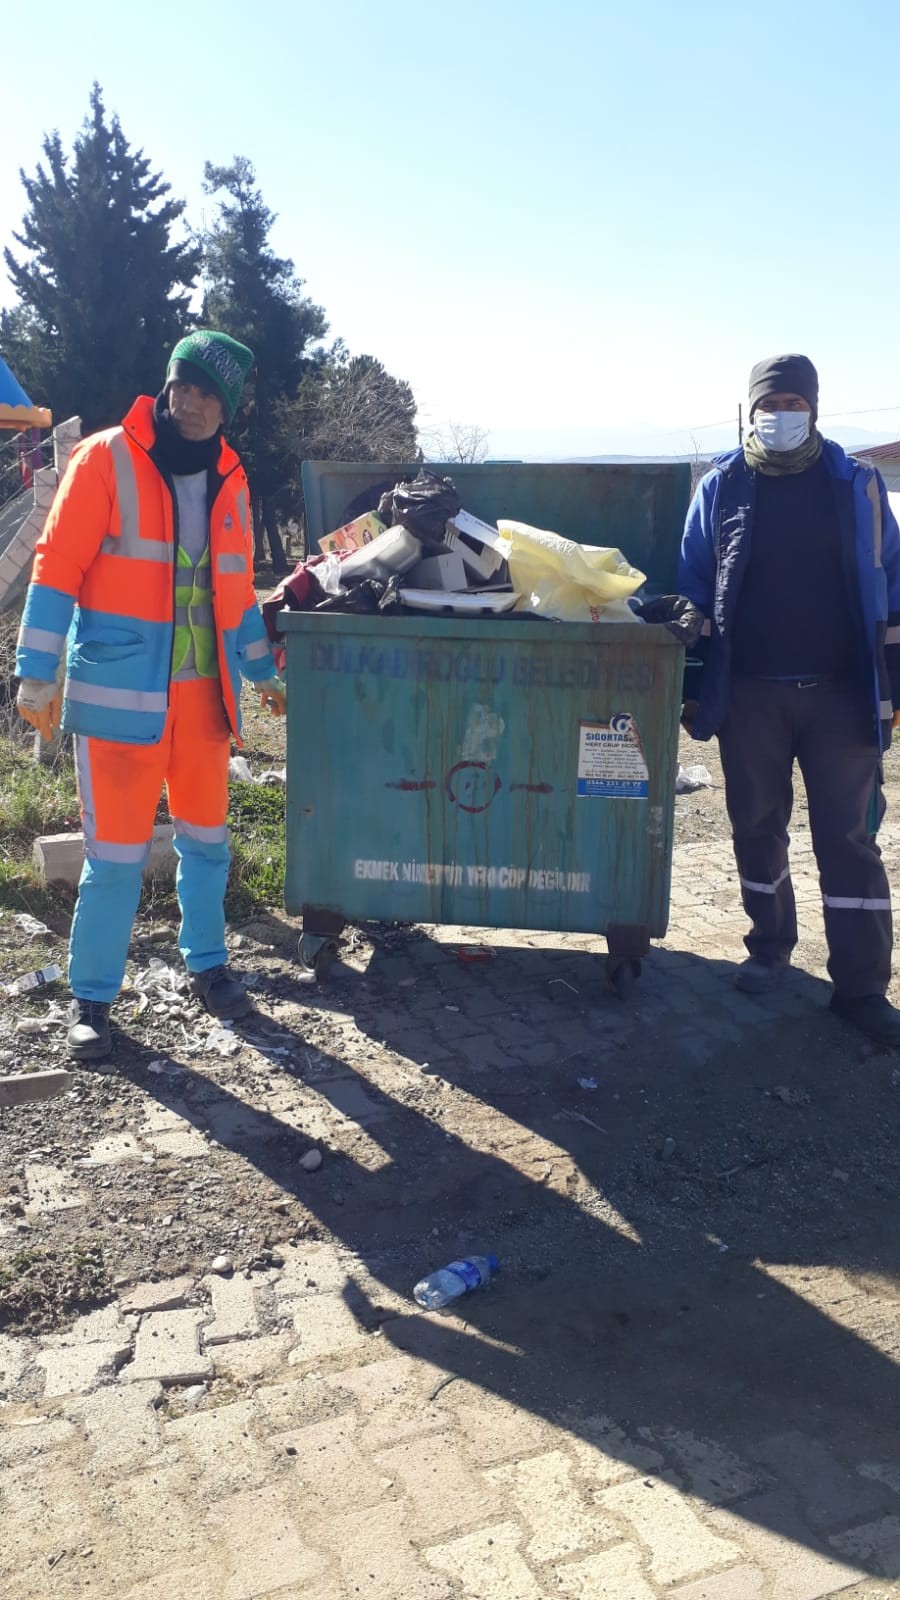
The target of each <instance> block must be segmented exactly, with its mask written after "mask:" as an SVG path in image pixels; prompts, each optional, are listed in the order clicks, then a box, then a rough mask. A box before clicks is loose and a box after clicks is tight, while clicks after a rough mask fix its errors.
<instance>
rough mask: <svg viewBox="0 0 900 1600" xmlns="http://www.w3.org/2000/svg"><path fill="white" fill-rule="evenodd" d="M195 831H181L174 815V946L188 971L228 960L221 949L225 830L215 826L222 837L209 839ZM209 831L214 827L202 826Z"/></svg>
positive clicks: (228, 859)
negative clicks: (176, 915) (176, 919)
mask: <svg viewBox="0 0 900 1600" xmlns="http://www.w3.org/2000/svg"><path fill="white" fill-rule="evenodd" d="M198 831H200V830H198V829H197V828H193V829H192V830H191V832H190V833H187V832H186V831H185V824H184V823H183V822H182V821H181V820H180V819H179V818H178V817H176V819H175V854H176V856H177V857H178V872H177V875H176V879H175V886H176V888H177V890H178V904H179V906H180V907H181V928H180V930H179V934H178V948H179V950H180V951H181V955H182V959H183V961H184V964H185V966H186V967H187V969H188V971H189V972H205V971H206V970H207V968H208V967H219V966H224V964H225V962H226V961H227V960H228V953H227V951H226V949H225V890H226V888H227V887H228V868H229V866H230V864H231V851H230V849H229V848H228V840H227V830H226V829H225V827H224V826H223V827H222V828H221V829H220V830H218V831H219V832H220V833H221V835H222V837H221V839H220V840H219V841H218V842H217V843H211V842H208V841H205V840H202V839H198V838H195V837H194V834H196V833H197V832H198ZM206 831H208V832H210V833H212V832H214V831H216V830H213V829H211V828H210V829H209V830H206Z"/></svg>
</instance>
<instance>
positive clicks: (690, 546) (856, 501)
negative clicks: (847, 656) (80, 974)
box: [678, 439, 900, 750]
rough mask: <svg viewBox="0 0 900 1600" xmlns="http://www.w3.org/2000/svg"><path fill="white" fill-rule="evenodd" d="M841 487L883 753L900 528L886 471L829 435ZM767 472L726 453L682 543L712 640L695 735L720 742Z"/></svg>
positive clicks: (896, 679)
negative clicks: (761, 480) (737, 620)
mask: <svg viewBox="0 0 900 1600" xmlns="http://www.w3.org/2000/svg"><path fill="white" fill-rule="evenodd" d="M822 455H823V460H824V462H825V465H826V467H827V469H828V472H829V474H830V477H831V480H832V485H833V488H834V498H835V506H836V509H837V514H838V525H839V528H840V536H841V546H842V551H843V559H844V572H845V575H846V578H847V584H848V589H850V588H852V587H853V586H855V590H856V594H857V595H858V597H859V604H858V606H856V607H854V608H853V609H854V611H855V612H856V613H857V614H858V616H859V618H860V628H861V636H860V659H861V660H862V661H865V662H867V663H868V678H869V682H870V684H871V691H872V714H873V732H874V731H875V729H876V728H877V730H878V738H879V740H880V745H881V748H882V749H884V750H886V749H887V747H888V746H889V744H890V742H891V720H892V715H893V708H894V706H898V707H900V532H898V529H897V523H896V521H895V520H894V516H893V513H892V511H891V509H890V506H889V504H888V499H887V494H886V492H885V487H884V483H883V482H882V479H881V476H880V474H879V473H878V472H876V471H874V470H873V469H872V468H871V467H866V466H863V464H862V463H861V462H859V461H856V460H854V458H853V457H852V456H848V455H847V454H846V452H845V451H844V450H842V449H841V447H840V445H838V444H835V443H833V441H832V440H830V439H826V440H825V444H824V449H823V452H822ZM758 476H759V475H758V473H757V472H756V471H754V470H753V469H752V468H751V467H748V466H747V463H746V461H745V459H744V452H743V450H740V449H739V450H733V451H731V453H730V454H729V455H725V456H720V457H719V459H718V460H717V461H716V462H715V463H714V465H713V468H712V471H711V472H708V473H707V474H706V476H705V478H703V479H702V480H701V482H700V483H699V484H698V486H697V492H696V494H695V495H694V498H693V500H692V501H691V506H690V509H689V511H688V514H687V522H686V524H685V530H684V538H683V540H682V544H681V562H680V567H679V579H678V588H679V593H681V594H683V595H686V596H687V598H688V599H689V600H693V601H694V603H695V604H696V605H698V606H699V607H700V608H701V610H703V611H704V612H705V614H706V616H707V617H708V618H709V621H710V626H711V632H710V636H709V638H708V639H706V640H705V641H704V643H703V646H702V649H701V652H700V653H701V654H702V656H703V669H702V672H701V675H700V686H699V691H698V695H697V698H698V707H697V714H696V717H695V719H694V723H693V727H692V730H691V731H692V733H693V735H694V738H695V739H710V738H712V736H713V735H714V734H716V733H718V731H719V729H720V728H721V726H722V723H723V722H724V720H725V713H726V711H727V709H728V698H729V694H728V691H729V681H730V677H731V635H732V626H733V623H734V616H735V609H736V607H737V603H738V597H739V595H740V592H741V584H742V583H743V579H744V573H745V572H746V570H747V562H748V561H749V559H750V544H751V540H752V537H753V514H754V509H755V505H756V485H757V481H758Z"/></svg>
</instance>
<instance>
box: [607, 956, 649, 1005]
mask: <svg viewBox="0 0 900 1600" xmlns="http://www.w3.org/2000/svg"><path fill="white" fill-rule="evenodd" d="M640 975H641V963H640V962H639V961H637V960H633V959H630V958H629V957H628V956H607V958H606V981H607V983H608V984H609V987H610V988H611V989H612V991H613V993H614V994H616V995H618V997H619V999H620V1000H627V999H628V996H629V995H630V994H631V991H632V989H633V988H634V986H635V983H636V982H637V980H638V978H639V977H640Z"/></svg>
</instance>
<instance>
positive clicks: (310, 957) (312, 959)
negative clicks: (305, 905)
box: [298, 933, 338, 983]
mask: <svg viewBox="0 0 900 1600" xmlns="http://www.w3.org/2000/svg"><path fill="white" fill-rule="evenodd" d="M298 954H299V956H300V965H301V967H302V968H303V970H304V973H305V975H306V977H307V978H308V979H315V981H316V983H324V981H325V979H326V978H327V976H328V970H329V968H330V967H332V966H333V965H334V963H335V961H336V960H337V955H338V944H337V940H336V939H322V938H319V937H317V936H316V935H315V934H309V933H304V934H303V935H301V938H300V943H299V946H298Z"/></svg>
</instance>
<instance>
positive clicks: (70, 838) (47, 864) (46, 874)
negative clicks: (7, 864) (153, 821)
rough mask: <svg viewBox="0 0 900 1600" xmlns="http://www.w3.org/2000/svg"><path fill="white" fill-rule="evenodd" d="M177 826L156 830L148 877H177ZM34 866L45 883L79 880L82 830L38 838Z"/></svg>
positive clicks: (147, 871)
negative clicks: (175, 827)
mask: <svg viewBox="0 0 900 1600" xmlns="http://www.w3.org/2000/svg"><path fill="white" fill-rule="evenodd" d="M173 835H174V829H173V827H172V824H171V823H170V822H165V823H160V824H159V826H158V827H156V828H154V829H153V843H152V845H151V847H150V860H149V862H148V864H147V867H146V876H147V877H158V878H167V877H174V876H175V865H176V862H175V851H174V850H173V848H172V839H173ZM33 859H34V869H35V871H36V872H37V874H38V876H39V877H40V878H41V879H42V880H43V881H44V882H45V883H72V884H74V883H77V882H78V879H79V878H80V877H81V868H82V864H83V861H84V835H83V834H82V833H47V834H44V835H43V837H42V838H40V839H35V841H34V852H33Z"/></svg>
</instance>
